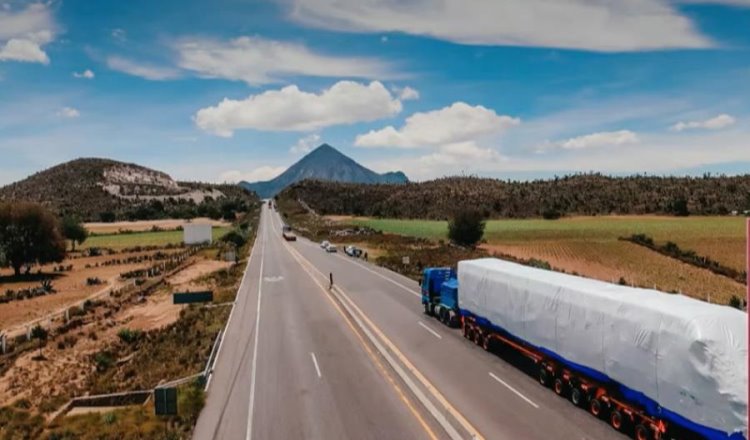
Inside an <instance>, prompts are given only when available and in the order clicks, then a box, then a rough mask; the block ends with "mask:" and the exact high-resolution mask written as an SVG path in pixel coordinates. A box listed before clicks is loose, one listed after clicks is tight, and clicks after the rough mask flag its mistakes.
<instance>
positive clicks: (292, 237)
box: [281, 230, 297, 241]
mask: <svg viewBox="0 0 750 440" xmlns="http://www.w3.org/2000/svg"><path fill="white" fill-rule="evenodd" d="M281 236H282V237H284V240H286V241H297V236H296V235H294V232H292V231H291V230H289V231H284V232H282V233H281Z"/></svg>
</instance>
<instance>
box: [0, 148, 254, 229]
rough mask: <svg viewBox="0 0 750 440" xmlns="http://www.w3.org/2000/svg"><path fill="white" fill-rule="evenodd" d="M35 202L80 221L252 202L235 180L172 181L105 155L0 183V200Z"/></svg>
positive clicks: (179, 213)
mask: <svg viewBox="0 0 750 440" xmlns="http://www.w3.org/2000/svg"><path fill="white" fill-rule="evenodd" d="M2 201H26V202H35V203H40V204H42V205H44V206H46V207H48V208H50V209H51V210H52V211H54V212H55V213H57V214H58V215H62V216H67V215H71V216H75V217H77V218H79V219H81V220H84V221H100V220H101V221H114V220H148V219H154V218H166V217H172V218H174V217H179V218H190V217H204V216H207V217H222V216H224V215H225V214H226V217H231V215H232V212H236V211H242V210H245V209H246V208H247V206H248V204H250V203H257V197H256V196H255V194H253V193H252V192H249V191H247V190H244V189H242V188H240V187H239V186H237V185H213V184H207V183H193V182H177V181H175V180H173V179H172V178H171V177H170V176H169V175H168V174H166V173H163V172H161V171H156V170H152V169H150V168H146V167H143V166H140V165H136V164H132V163H124V162H118V161H114V160H110V159H97V158H86V159H76V160H73V161H70V162H65V163H62V164H59V165H56V166H54V167H52V168H48V169H46V170H43V171H40V172H38V173H36V174H33V175H31V176H29V177H27V178H26V179H23V180H21V181H19V182H15V183H12V184H10V185H7V186H4V187H2V188H0V202H2Z"/></svg>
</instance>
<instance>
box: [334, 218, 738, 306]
mask: <svg viewBox="0 0 750 440" xmlns="http://www.w3.org/2000/svg"><path fill="white" fill-rule="evenodd" d="M336 220H338V221H343V222H346V223H352V224H355V225H359V226H368V227H371V228H373V229H377V230H381V231H383V232H386V233H394V234H401V235H411V236H417V237H424V238H428V239H431V240H440V239H446V237H447V222H445V221H430V220H400V219H398V220H397V219H372V218H361V217H360V218H352V217H349V218H346V217H344V218H342V217H337V218H336ZM632 234H647V235H649V236H651V237H653V238H654V240H656V241H657V242H659V243H664V242H667V241H672V242H674V243H677V244H678V245H679V246H680V247H681V248H683V249H690V250H693V251H695V252H696V253H698V254H699V255H704V256H708V257H711V258H712V259H714V260H717V261H719V262H720V263H722V264H724V265H727V266H730V267H734V268H736V269H738V270H742V269H744V264H745V219H744V218H739V217H687V218H677V217H664V216H597V217H571V218H564V219H560V220H541V219H533V220H490V221H488V222H487V227H486V231H485V240H486V243H485V244H484V245H483V247H484V248H485V249H486V250H487V251H489V252H498V253H504V254H509V255H512V256H514V257H517V258H525V259H529V258H537V259H541V260H544V261H547V262H549V263H550V264H551V265H552V266H553V267H556V268H559V269H563V270H565V271H567V272H575V273H579V274H582V275H586V276H589V277H593V278H599V279H602V280H606V281H618V280H619V279H620V278H623V279H624V280H625V281H626V282H627V283H629V284H634V285H638V286H645V287H657V288H658V289H660V290H664V291H675V292H684V293H686V294H688V295H691V296H695V297H697V298H701V299H707V298H708V297H709V295H710V296H711V298H712V301H718V302H726V301H728V299H729V298H730V297H731V296H732V295H737V296H743V292H744V287H743V286H742V285H741V284H739V283H736V282H734V281H732V280H729V279H726V278H724V277H720V276H717V275H714V274H712V273H710V272H708V271H707V270H703V269H699V268H696V267H692V266H689V265H686V264H683V263H680V262H678V261H675V260H672V259H670V258H667V257H664V256H662V255H658V254H656V253H654V252H652V251H649V250H648V249H644V248H642V247H639V246H636V245H634V244H632V243H627V242H623V241H620V240H618V238H619V237H622V236H629V235H632Z"/></svg>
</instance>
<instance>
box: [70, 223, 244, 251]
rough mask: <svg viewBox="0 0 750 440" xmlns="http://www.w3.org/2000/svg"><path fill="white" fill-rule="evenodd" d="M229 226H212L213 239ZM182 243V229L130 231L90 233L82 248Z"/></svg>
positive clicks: (223, 233) (218, 236) (216, 238)
mask: <svg viewBox="0 0 750 440" xmlns="http://www.w3.org/2000/svg"><path fill="white" fill-rule="evenodd" d="M230 229H231V228H229V227H214V228H213V230H212V233H213V238H214V240H218V239H219V238H221V237H223V236H224V235H225V234H226V233H227V232H229V231H230ZM179 243H182V231H156V232H150V231H149V232H132V233H126V234H102V235H92V236H90V237H89V238H88V239H87V240H86V242H85V243H83V246H82V247H83V248H90V247H100V248H112V249H122V248H129V247H134V246H166V245H168V244H179Z"/></svg>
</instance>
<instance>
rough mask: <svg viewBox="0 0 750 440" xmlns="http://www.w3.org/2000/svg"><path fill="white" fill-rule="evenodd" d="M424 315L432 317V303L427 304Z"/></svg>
mask: <svg viewBox="0 0 750 440" xmlns="http://www.w3.org/2000/svg"><path fill="white" fill-rule="evenodd" d="M424 314H425V315H427V316H432V307H430V303H425V305H424Z"/></svg>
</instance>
